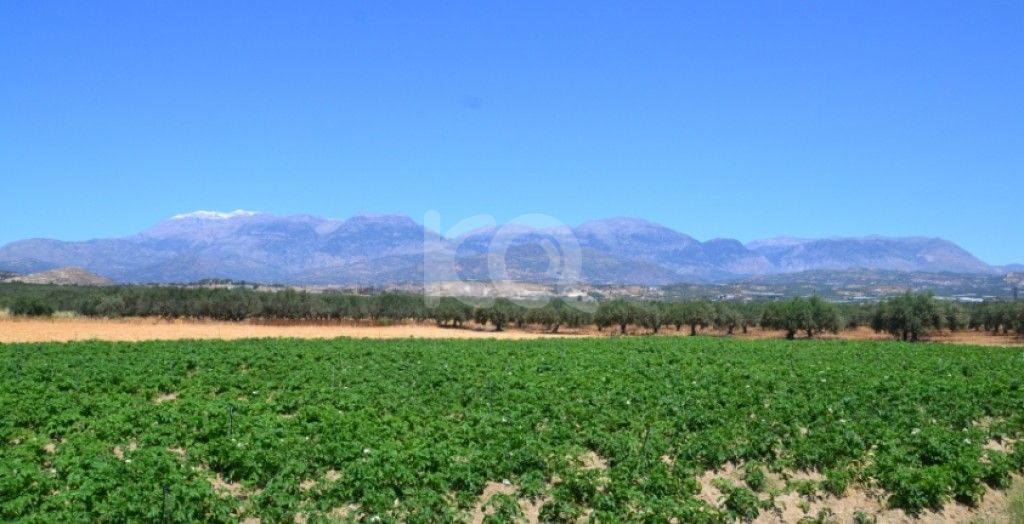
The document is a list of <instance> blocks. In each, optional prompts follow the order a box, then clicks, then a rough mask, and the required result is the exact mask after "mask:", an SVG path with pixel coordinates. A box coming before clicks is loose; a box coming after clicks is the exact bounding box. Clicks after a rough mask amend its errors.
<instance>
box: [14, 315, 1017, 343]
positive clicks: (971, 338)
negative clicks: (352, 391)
mask: <svg viewBox="0 0 1024 524" xmlns="http://www.w3.org/2000/svg"><path fill="white" fill-rule="evenodd" d="M627 333H629V334H631V335H645V334H646V331H644V330H642V329H638V328H630V329H629V330H627ZM688 333H689V330H688V328H684V329H683V330H681V331H676V330H675V329H674V328H671V327H668V328H662V330H661V332H660V333H659V334H658V335H654V336H659V337H661V336H686V335H688ZM699 333H700V334H701V335H706V336H719V337H726V336H729V337H731V338H736V339H781V338H784V337H783V334H782V332H779V331H765V330H761V329H751V330H749V332H748V333H745V334H744V333H740V332H739V330H737V331H736V333H735V334H733V335H725V334H724V333H721V332H718V331H714V330H710V329H707V330H701V331H700V332H699ZM611 336H619V335H618V329H605V330H602V331H598V330H597V328H595V327H593V326H587V327H584V328H579V329H571V328H565V327H563V328H561V329H560V330H559V332H558V333H550V332H547V331H545V330H542V329H540V328H538V327H532V326H528V327H526V328H523V329H517V328H514V327H509V328H506V329H505V330H504V331H494V329H493V328H491V327H490V326H476V325H473V324H471V323H470V324H468V325H467V326H466V327H462V328H451V327H438V326H437V325H435V324H434V323H433V322H420V323H416V322H403V323H396V324H392V325H372V324H370V323H366V322H350V321H342V322H275V323H268V322H258V321H240V322H225V321H212V320H180V319H179V320H165V319H160V318H122V319H101V318H84V317H56V318H49V319H34V318H11V317H7V318H0V343H18V342H69V341H76V340H110V341H129V342H133V341H142V340H182V339H220V340H235V339H242V338H308V339H329V338H337V337H352V338H371V339H400V338H430V339H445V338H457V339H472V338H477V339H487V338H500V339H536V338H575V337H611ZM818 338H820V339H822V340H835V339H843V340H891V337H889V336H887V335H885V334H880V333H875V332H874V331H872V330H871V329H868V328H863V327H862V328H859V329H856V330H848V331H843V332H840V333H839V334H838V335H832V334H826V335H822V336H820V337H818ZM929 340H930V341H933V342H942V343H949V344H975V345H982V346H1002V347H1011V346H1016V347H1021V346H1024V339H1021V338H1019V337H1016V336H1012V335H993V334H991V333H986V332H980V333H979V332H975V331H967V332H958V333H948V332H944V333H938V334H934V335H932V336H931V337H929Z"/></svg>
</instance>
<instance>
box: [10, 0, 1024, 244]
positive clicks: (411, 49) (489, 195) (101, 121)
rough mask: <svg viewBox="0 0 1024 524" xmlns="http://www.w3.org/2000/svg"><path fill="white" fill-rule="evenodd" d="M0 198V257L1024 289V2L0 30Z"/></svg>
mask: <svg viewBox="0 0 1024 524" xmlns="http://www.w3.org/2000/svg"><path fill="white" fill-rule="evenodd" d="M0 187H2V191H3V199H2V207H0V223H2V224H3V226H2V228H0V243H5V242H8V241H11V240H15V239H19V238H25V237H36V236H42V237H54V238H60V239H67V240H74V239H87V238H93V237H106V236H116V235H125V234H130V233H134V232H136V231H139V230H141V229H143V228H144V227H147V226H148V225H150V224H152V223H154V222H157V221H158V220H161V219H163V218H165V217H168V216H170V215H173V214H176V213H181V212H186V211H191V210H195V209H215V210H231V209H236V208H245V209H255V210H262V211H268V212H273V213H279V214H287V213H300V212H301V213H311V214H317V215H324V216H329V217H342V218H343V217H347V216H349V215H351V214H353V213H357V212H378V213H390V212H395V213H403V214H408V215H410V216H412V217H413V218H415V219H417V220H422V217H423V213H424V212H425V211H427V210H438V211H440V212H441V215H442V220H443V222H444V223H445V224H446V225H450V224H452V223H453V222H455V221H458V220H461V219H463V218H466V217H469V216H471V215H475V214H478V213H489V214H493V215H494V216H495V217H496V218H497V219H498V220H499V221H505V220H509V219H512V218H514V217H516V216H519V215H521V214H525V213H546V214H549V215H552V216H554V217H556V218H558V219H559V220H562V221H564V222H566V223H569V224H573V225H575V224H578V223H580V222H582V221H585V220H587V219H592V218H601V217H609V216H622V215H626V216H639V217H643V218H648V219H651V220H654V221H658V222H661V223H664V224H666V225H668V226H671V227H673V228H676V229H679V230H681V231H684V232H686V233H689V234H691V235H693V236H695V237H697V238H699V239H702V240H703V239H709V238H712V237H718V236H727V237H733V238H739V239H740V240H744V241H747V240H752V239H755V238H760V237H767V236H776V235H795V236H836V235H861V234H871V233H878V234H885V235H929V236H942V237H945V238H949V239H951V240H954V241H956V242H958V243H960V244H962V245H963V246H964V247H966V248H967V249H969V250H971V251H972V252H974V253H975V254H977V255H978V256H980V257H981V258H983V259H984V260H986V261H988V262H991V263H1007V262H1024V212H1022V209H1024V2H1021V1H1019V0H1015V1H1008V2H985V1H979V2H938V1H925V2H911V1H898V2H884V3H883V2H864V1H854V2H832V1H828V2H677V1H672V2H663V3H658V2H625V1H624V2H590V1H588V2H578V3H569V2H535V3H534V2H480V1H473V2H360V3H345V2H324V3H303V2H267V3H263V2H252V1H244V2H242V1H239V2H206V1H203V2H198V1H196V2H138V1H131V2H108V1H101V2H30V1H23V2H19V1H9V2H2V3H0Z"/></svg>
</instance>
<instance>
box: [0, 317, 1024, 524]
mask: <svg viewBox="0 0 1024 524" xmlns="http://www.w3.org/2000/svg"><path fill="white" fill-rule="evenodd" d="M897 349H898V350H897ZM0 411H2V412H3V414H4V416H3V417H0V521H10V522H14V521H17V522H86V521H101V522H195V521H207V522H237V521H239V520H244V519H246V518H249V517H258V518H261V519H262V520H263V522H285V521H288V522H291V521H294V520H295V519H296V516H303V517H308V518H309V521H310V522H322V521H325V520H327V519H328V518H329V517H330V516H331V515H334V516H335V517H338V518H340V519H342V520H346V519H348V520H357V519H358V520H360V521H363V522H412V523H415V522H424V523H426V522H456V521H465V520H466V519H467V516H468V515H469V514H470V513H471V511H472V509H473V508H474V507H476V506H477V505H478V504H479V501H478V499H479V497H480V494H481V493H482V491H483V489H484V486H485V485H486V484H488V483H490V482H496V483H501V484H506V483H507V484H508V485H510V486H514V488H515V493H514V494H512V495H507V496H499V497H497V498H495V499H492V500H491V501H490V505H491V506H492V507H494V508H495V509H496V510H497V513H496V514H495V515H492V516H491V517H490V519H489V521H491V522H493V521H508V520H510V519H512V518H516V517H517V516H518V515H519V513H520V512H521V510H520V508H519V507H518V504H516V502H517V500H520V499H528V500H532V501H534V502H535V503H537V504H540V505H541V508H540V514H541V520H542V521H544V522H576V521H577V519H579V518H581V517H589V518H591V519H593V520H596V521H602V522H621V521H631V522H667V521H669V520H670V519H673V518H674V519H676V520H678V521H679V522H697V523H700V522H709V523H711V522H734V521H736V520H749V519H752V518H754V517H756V516H757V515H758V514H760V513H762V512H769V511H772V510H773V509H774V508H776V507H777V503H776V502H775V499H776V498H777V497H778V496H779V495H780V494H781V493H783V492H788V491H796V492H798V493H799V494H800V495H801V497H802V498H804V499H805V500H812V499H814V498H817V497H824V496H826V495H828V494H834V495H842V494H844V493H846V492H848V491H849V490H852V489H870V490H873V491H880V492H881V493H883V494H884V496H885V499H884V500H885V503H886V504H887V505H888V506H890V507H894V508H902V509H904V510H906V511H908V512H910V513H912V514H921V512H924V511H926V510H929V509H939V508H942V507H943V506H944V505H945V504H949V503H953V502H956V503H960V504H966V505H977V504H979V503H980V502H981V501H982V499H983V497H984V496H985V493H986V490H987V488H991V489H1004V488H1006V486H1007V485H1008V484H1009V482H1010V479H1011V476H1012V475H1013V474H1014V473H1015V472H1016V473H1018V474H1019V473H1021V472H1024V449H1021V448H1022V446H1017V447H1016V448H1013V447H1008V446H1004V447H1003V448H1000V447H999V446H993V445H991V444H992V443H1003V444H1005V443H1008V442H1012V441H1013V440H1014V439H1020V438H1021V436H1022V432H1024V350H1021V349H1008V348H981V347H952V346H946V345H932V344H917V345H912V344H904V343H896V342H863V341H860V342H854V341H845V342H844V341H827V340H819V341H810V342H808V343H806V344H797V345H794V344H789V343H787V342H785V341H783V340H738V339H729V338H711V337H608V338H596V339H542V340H521V341H512V340H485V341H480V340H472V341H466V340H463V341H459V340H392V341H373V340H352V339H336V340H320V341H313V340H306V341H303V340H282V339H262V340H246V341H177V342H145V343H106V342H77V343H66V344H18V345H0ZM588 454H596V455H597V456H599V457H600V458H601V459H602V461H603V463H604V464H605V466H603V467H594V465H593V464H592V463H588V462H586V461H585V460H583V459H582V458H581V457H585V456H587V455H588ZM727 463H732V464H735V465H737V466H740V469H741V474H742V480H743V481H744V482H743V484H742V485H741V484H736V483H735V482H731V483H730V482H727V479H720V480H717V481H715V483H716V485H717V487H718V488H719V490H720V491H721V492H722V493H723V494H724V496H723V498H722V499H721V500H718V501H713V502H705V501H703V500H701V499H700V497H699V495H700V490H701V487H700V485H699V483H698V478H700V477H701V476H702V475H703V474H705V472H707V471H713V470H716V469H719V468H722V467H723V466H724V465H726V464H727ZM804 470H812V471H816V472H818V473H820V476H818V477H814V476H810V477H809V476H807V475H804V476H803V477H802V478H817V479H818V480H799V481H798V480H793V479H794V478H797V477H789V476H788V475H790V474H794V473H795V472H799V471H804ZM773 478H781V479H783V481H784V483H783V484H779V483H775V481H774V480H771V479H773ZM787 478H788V479H789V480H786V479H787ZM218 479H219V480H218ZM218 485H219V486H221V487H218ZM223 486H230V489H228V488H224V487H223ZM808 517H811V518H814V517H815V515H808ZM868 517H870V515H868V516H866V517H865V518H868Z"/></svg>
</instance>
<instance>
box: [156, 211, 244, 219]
mask: <svg viewBox="0 0 1024 524" xmlns="http://www.w3.org/2000/svg"><path fill="white" fill-rule="evenodd" d="M259 214H260V212H259V211H247V210H245V209H236V210H234V211H227V212H225V211H206V210H202V209H200V210H198V211H193V212H191V213H182V214H180V215H174V216H172V217H171V220H186V219H189V218H194V219H198V220H228V219H231V218H239V217H251V216H255V215H259Z"/></svg>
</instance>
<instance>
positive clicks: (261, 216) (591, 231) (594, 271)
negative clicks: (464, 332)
mask: <svg viewBox="0 0 1024 524" xmlns="http://www.w3.org/2000/svg"><path fill="white" fill-rule="evenodd" d="M570 238H571V239H574V240H575V242H576V243H578V244H573V243H572V242H571V241H569V240H570ZM575 245H578V248H579V253H580V256H581V259H582V263H581V266H582V267H581V273H582V274H581V275H580V278H581V279H582V280H583V281H585V282H590V283H595V284H647V285H662V284H671V283H674V282H715V281H724V280H728V279H735V278H742V277H747V276H758V275H771V274H780V273H795V272H800V271H808V270H845V269H851V268H865V269H874V270H895V271H935V272H954V273H998V272H1000V268H995V267H993V266H989V265H988V264H985V263H984V262H982V261H981V260H978V259H977V258H976V257H974V256H973V255H971V254H970V253H968V252H967V251H965V250H964V249H962V248H960V247H959V246H957V245H956V244H954V243H952V242H949V241H946V240H943V239H938V238H919V237H910V238H891V237H878V236H870V237H857V238H829V239H797V238H789V237H781V238H776V239H767V240H759V241H754V242H750V243H747V244H746V245H744V244H742V243H740V242H739V241H737V240H733V239H727V238H720V239H712V240H708V241H705V242H701V241H699V240H697V239H695V238H693V237H691V236H689V235H686V234H684V233H681V232H678V231H676V230H673V229H670V228H668V227H665V226H662V225H660V224H656V223H653V222H650V221H646V220H642V219H636V218H612V219H606V220H596V221H591V222H586V223H584V224H582V225H580V226H578V227H576V228H568V227H565V226H563V227H559V228H529V227H526V226H511V227H502V228H483V229H479V230H475V231H471V232H469V233H466V234H464V235H462V236H460V237H457V238H442V237H441V236H440V235H439V234H438V233H436V232H433V231H429V230H427V229H425V228H424V227H423V226H422V225H420V224H419V223H417V222H415V221H413V220H412V219H410V218H409V217H406V216H400V215H356V216H353V217H351V218H349V219H347V220H332V219H325V218H320V217H315V216H310V215H291V216H276V215H271V214H266V213H255V212H250V211H243V210H237V211H234V212H229V213H222V212H216V211H199V212H194V213H186V214H183V215H177V216H175V217H172V218H171V219H168V220H165V221H163V222H160V223H158V224H156V225H154V226H153V227H150V228H149V229H146V230H144V231H142V232H140V233H139V234H136V235H132V236H129V237H123V238H112V239H96V240H88V241H83V242H64V241H59V240H50V239H28V240H21V241H16V242H11V243H10V244H7V245H5V246H3V247H2V248H0V270H11V271H16V272H19V273H31V272H38V271H45V270H49V269H53V268H57V267H63V266H72V265H73V266H77V267H81V268H84V269H85V270H87V271H90V272H93V273H96V274H99V275H102V276H104V277H107V278H110V279H111V280H114V281H118V282H191V281H197V280H201V279H206V278H230V279H236V280H246V281H260V282H279V283H294V284H364V285H365V284H369V285H383V284H392V283H413V282H423V281H424V278H425V277H426V279H427V280H447V279H453V278H455V277H458V278H461V279H467V280H485V279H488V278H490V277H491V275H490V268H491V267H493V265H494V263H495V261H496V259H495V257H502V258H501V260H504V262H505V265H506V267H507V269H508V273H507V274H508V277H509V278H512V279H516V280H523V281H551V280H553V279H555V278H557V277H558V275H559V274H560V273H559V271H564V268H551V267H549V264H548V257H547V253H548V252H549V251H551V250H552V249H554V250H555V251H559V250H564V249H569V248H572V247H574V246H575ZM425 250H430V251H431V254H430V256H428V257H427V258H426V261H425V258H424V252H425ZM572 251H574V250H573V249H569V251H568V252H572ZM443 263H453V264H454V268H448V267H440V269H438V268H439V264H443ZM1006 267H1012V266H1006ZM427 269H429V271H425V270H427ZM453 271H454V273H453Z"/></svg>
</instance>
